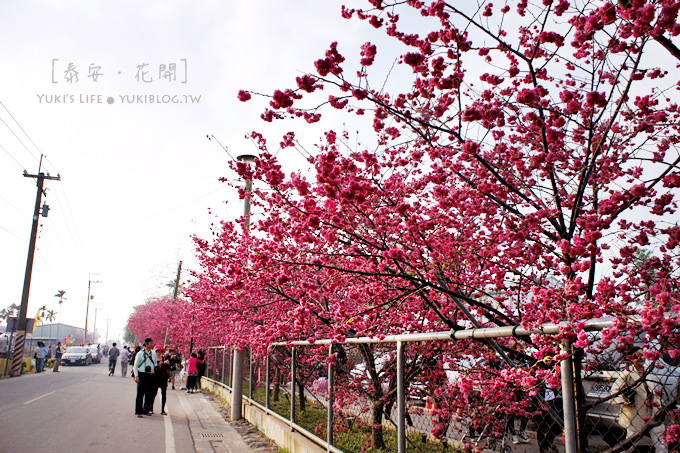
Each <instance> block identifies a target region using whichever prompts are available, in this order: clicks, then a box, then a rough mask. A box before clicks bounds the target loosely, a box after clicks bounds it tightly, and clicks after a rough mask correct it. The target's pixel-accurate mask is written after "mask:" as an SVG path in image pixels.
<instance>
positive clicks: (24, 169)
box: [0, 145, 26, 171]
mask: <svg viewBox="0 0 680 453" xmlns="http://www.w3.org/2000/svg"><path fill="white" fill-rule="evenodd" d="M0 148H2V150H3V151H4V152H6V153H7V155H8V156H9V157H11V158H12V160H13V161H14V162H16V163H17V165H18V166H19V168H21V169H22V170H23V171H26V168H24V166H23V165H21V162H19V161H18V160H17V159H16V157H14V156H13V155H12V153H10V152H9V151H7V148H5V147H4V146H2V145H0Z"/></svg>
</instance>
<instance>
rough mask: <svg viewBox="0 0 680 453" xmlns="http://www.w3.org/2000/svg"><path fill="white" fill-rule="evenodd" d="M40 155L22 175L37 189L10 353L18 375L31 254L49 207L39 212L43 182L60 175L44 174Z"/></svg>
mask: <svg viewBox="0 0 680 453" xmlns="http://www.w3.org/2000/svg"><path fill="white" fill-rule="evenodd" d="M42 157H43V156H42V155H41V156H40V164H39V165H38V174H37V175H29V174H28V173H27V172H26V170H24V177H26V178H36V180H37V181H36V185H37V186H38V191H37V194H36V196H35V209H34V210H33V225H32V227H31V239H30V240H29V243H28V258H27V259H26V273H25V274H24V290H23V292H22V294H21V307H20V308H19V318H18V319H17V331H16V336H17V337H16V343H15V348H14V354H13V355H12V376H19V375H20V374H21V362H22V358H23V355H24V343H25V342H26V312H27V311H28V293H29V291H30V289H31V274H32V273H33V256H34V255H35V241H36V238H37V236H38V223H39V219H40V215H41V214H42V216H43V217H47V211H48V210H49V207H48V206H47V205H45V206H43V209H42V213H41V212H40V203H41V201H42V196H43V194H45V192H44V189H43V183H44V181H45V180H46V179H47V180H50V181H61V177H60V176H59V175H57V176H50V175H49V174H47V175H45V173H43V172H42V171H40V170H41V168H42ZM45 195H47V194H45Z"/></svg>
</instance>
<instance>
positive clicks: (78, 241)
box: [55, 181, 90, 268]
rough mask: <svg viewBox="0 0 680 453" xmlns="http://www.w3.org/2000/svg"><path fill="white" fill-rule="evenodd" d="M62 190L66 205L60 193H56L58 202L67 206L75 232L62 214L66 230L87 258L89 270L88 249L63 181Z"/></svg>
mask: <svg viewBox="0 0 680 453" xmlns="http://www.w3.org/2000/svg"><path fill="white" fill-rule="evenodd" d="M61 189H62V190H63V192H64V202H65V203H63V202H62V201H61V199H60V198H59V192H58V191H55V196H56V197H57V202H58V203H59V204H60V205H61V206H62V207H63V206H64V204H65V206H66V212H68V217H69V218H70V219H71V222H70V223H71V225H73V230H71V227H70V226H69V221H68V219H67V218H66V215H65V214H63V213H62V214H63V215H64V221H65V223H66V228H67V229H68V231H69V234H70V235H71V239H73V243H74V244H75V245H76V247H77V248H78V251H79V252H80V254H81V255H82V257H83V258H85V264H86V265H87V267H88V268H89V267H90V259H89V257H88V256H87V253H86V249H85V246H84V244H83V240H82V239H81V237H80V232H79V231H78V224H77V222H76V220H75V218H74V217H73V210H72V209H71V204H70V203H69V197H68V194H67V193H66V184H65V182H64V181H62V183H61ZM73 231H75V236H74V233H73Z"/></svg>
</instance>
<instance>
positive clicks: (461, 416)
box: [209, 323, 680, 452]
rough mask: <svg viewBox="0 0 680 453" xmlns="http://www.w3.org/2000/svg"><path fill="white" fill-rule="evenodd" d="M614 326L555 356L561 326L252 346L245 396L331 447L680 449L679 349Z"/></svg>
mask: <svg viewBox="0 0 680 453" xmlns="http://www.w3.org/2000/svg"><path fill="white" fill-rule="evenodd" d="M607 325H609V324H607V323H604V324H603V323H593V324H591V325H590V326H589V328H591V329H594V330H595V332H591V337H590V339H589V345H588V347H585V348H579V349H575V350H574V351H576V352H573V353H572V352H571V346H570V344H569V343H566V344H564V345H563V349H561V350H560V349H555V350H554V356H550V355H546V354H545V347H546V346H545V344H542V345H540V346H541V347H542V348H543V349H544V351H543V352H544V353H543V354H542V355H541V354H537V348H538V346H539V343H541V338H545V337H544V335H548V334H550V333H557V332H558V331H559V329H558V328H557V327H556V328H555V329H554V331H552V332H551V331H550V329H542V330H541V332H540V334H538V333H537V332H527V331H524V330H522V329H517V328H514V329H511V330H510V329H507V331H505V330H503V329H496V331H495V332H490V331H489V332H486V333H485V334H484V335H480V333H481V332H484V331H487V330H488V329H477V330H475V331H469V333H468V334H466V333H465V332H455V333H438V334H418V335H402V336H398V337H388V338H384V339H381V340H377V339H368V338H361V339H348V340H347V341H346V342H335V341H330V340H329V341H323V340H322V341H316V342H314V343H313V344H311V343H308V342H293V343H288V344H275V345H272V346H271V347H270V349H269V354H268V355H267V356H265V357H259V358H256V357H252V356H251V355H250V353H245V354H242V355H241V356H242V357H244V363H243V366H242V367H241V369H242V370H243V373H242V377H241V378H242V379H243V395H244V397H245V398H247V400H249V402H250V404H257V405H260V406H261V408H262V409H263V410H266V411H271V412H274V413H277V414H279V415H280V416H282V417H284V418H285V419H287V420H288V421H289V422H290V424H291V427H292V428H293V429H295V430H297V431H300V432H302V433H304V434H305V435H307V436H309V437H313V440H315V441H316V442H317V443H319V444H321V445H323V446H325V447H327V449H328V450H329V451H345V452H354V451H377V450H381V451H397V452H403V451H409V452H447V451H449V452H454V451H499V452H510V451H512V452H550V451H555V452H556V451H573V452H576V451H579V452H615V451H650V452H652V451H656V452H665V451H680V450H679V448H678V445H677V443H674V442H672V441H671V440H672V438H674V437H677V433H678V431H680V426H678V424H677V415H678V414H677V412H678V408H677V403H678V398H679V397H680V394H679V389H678V380H679V378H680V368H679V365H680V358H674V356H675V355H676V352H680V351H676V348H675V347H674V346H673V342H672V340H671V341H670V342H661V341H659V340H654V341H650V340H647V339H646V338H645V337H644V336H643V335H638V336H633V337H622V338H619V339H614V340H612V341H610V340H611V339H604V341H603V338H602V336H600V335H599V333H598V331H599V329H601V328H602V327H603V326H605V327H606V326H607ZM532 333H533V334H535V335H534V336H533V337H531V340H528V339H529V334H532ZM536 334H538V337H537V336H536ZM520 336H521V337H523V338H524V339H525V340H528V341H524V342H520V341H519V338H518V337H520ZM491 338H493V339H491ZM472 342H477V343H479V342H482V343H483V344H484V345H485V346H486V349H485V348H480V347H479V345H478V344H477V346H476V347H475V348H471V343H472ZM581 346H582V345H581ZM471 350H475V351H477V354H476V355H475V356H472V355H470V354H469V351H471ZM210 351H212V355H210V354H209V355H210V357H212V359H211V360H212V361H213V362H214V364H215V366H214V367H213V369H214V371H213V374H212V375H211V377H213V379H215V380H218V381H220V382H222V383H224V384H226V385H230V384H231V382H229V380H230V379H231V378H230V377H228V372H227V370H228V369H231V366H230V364H229V360H230V357H232V356H234V354H231V353H230V351H229V350H225V349H224V348H211V349H210ZM479 351H482V353H481V354H480V353H479ZM537 357H540V360H539V359H538V358H537ZM220 367H222V373H221V374H220V373H219V372H218V370H219V369H220ZM565 379H566V380H565ZM562 389H567V391H566V392H564V391H563V390H562ZM571 389H574V391H573V392H570V391H569V390H571ZM565 414H566V415H565ZM329 427H330V428H329Z"/></svg>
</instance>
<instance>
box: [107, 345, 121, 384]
mask: <svg viewBox="0 0 680 453" xmlns="http://www.w3.org/2000/svg"><path fill="white" fill-rule="evenodd" d="M108 352H109V376H113V372H114V371H116V360H118V356H119V355H120V351H119V350H118V348H117V347H116V343H113V346H112V347H111V349H109V351H108Z"/></svg>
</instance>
